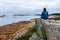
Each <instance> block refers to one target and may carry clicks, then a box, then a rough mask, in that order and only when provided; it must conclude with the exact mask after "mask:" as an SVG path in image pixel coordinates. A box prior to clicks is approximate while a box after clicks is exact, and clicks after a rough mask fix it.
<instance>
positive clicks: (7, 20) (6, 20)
mask: <svg viewBox="0 0 60 40" xmlns="http://www.w3.org/2000/svg"><path fill="white" fill-rule="evenodd" d="M34 18H40V16H12V15H7V16H6V17H2V18H0V26H3V25H7V24H12V23H16V22H19V21H28V20H31V19H34Z"/></svg>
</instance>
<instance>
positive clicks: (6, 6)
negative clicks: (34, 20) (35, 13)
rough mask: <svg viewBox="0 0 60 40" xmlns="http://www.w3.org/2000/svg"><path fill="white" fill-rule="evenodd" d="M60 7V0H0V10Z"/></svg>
mask: <svg viewBox="0 0 60 40" xmlns="http://www.w3.org/2000/svg"><path fill="white" fill-rule="evenodd" d="M44 7H46V8H47V9H60V0H0V10H22V9H24V10H36V9H40V10H42V9H43V8H44Z"/></svg>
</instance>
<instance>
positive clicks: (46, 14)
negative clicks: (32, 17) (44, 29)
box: [41, 8, 48, 19]
mask: <svg viewBox="0 0 60 40" xmlns="http://www.w3.org/2000/svg"><path fill="white" fill-rule="evenodd" d="M41 18H42V19H48V11H47V10H46V8H44V9H43V11H42V14H41Z"/></svg>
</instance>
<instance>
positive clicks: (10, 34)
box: [0, 21, 35, 40]
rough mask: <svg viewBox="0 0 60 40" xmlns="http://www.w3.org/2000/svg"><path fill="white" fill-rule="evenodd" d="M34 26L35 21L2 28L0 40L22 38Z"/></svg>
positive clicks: (0, 28)
mask: <svg viewBox="0 0 60 40" xmlns="http://www.w3.org/2000/svg"><path fill="white" fill-rule="evenodd" d="M34 25H35V22H34V21H22V22H17V23H12V24H8V25H5V26H2V27H0V40H14V39H15V38H18V37H21V36H22V35H23V34H24V33H25V32H27V31H28V30H27V29H29V28H31V27H32V26H34Z"/></svg>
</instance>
